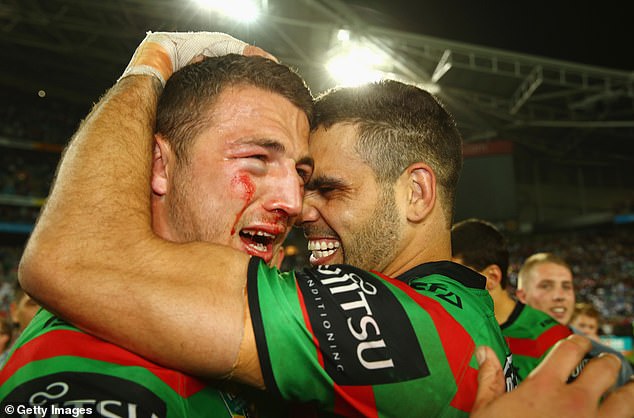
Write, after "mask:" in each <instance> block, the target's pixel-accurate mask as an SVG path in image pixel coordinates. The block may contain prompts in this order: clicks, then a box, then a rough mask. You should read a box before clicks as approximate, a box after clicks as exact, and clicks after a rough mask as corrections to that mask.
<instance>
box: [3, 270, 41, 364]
mask: <svg viewBox="0 0 634 418" xmlns="http://www.w3.org/2000/svg"><path fill="white" fill-rule="evenodd" d="M39 309H40V305H39V304H38V303H37V302H36V301H34V300H33V299H31V296H29V295H27V294H26V292H24V290H22V287H20V283H19V282H18V281H17V280H16V281H15V283H14V291H13V300H12V302H11V304H10V306H9V312H10V314H11V322H12V324H13V332H12V334H13V335H12V339H11V346H12V345H13V343H14V342H15V341H16V340H17V339H18V337H19V336H20V334H21V333H22V331H24V329H25V328H26V327H27V326H28V325H29V324H30V323H31V320H32V319H33V317H34V316H35V314H36V313H37V311H38V310H39ZM10 349H11V347H9V348H7V349H6V350H5V351H4V353H2V355H0V368H1V367H2V365H4V362H5V360H6V359H7V358H8V354H9V351H10Z"/></svg>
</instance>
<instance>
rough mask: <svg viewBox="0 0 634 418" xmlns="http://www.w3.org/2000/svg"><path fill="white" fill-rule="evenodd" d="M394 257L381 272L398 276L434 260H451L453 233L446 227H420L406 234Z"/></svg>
mask: <svg viewBox="0 0 634 418" xmlns="http://www.w3.org/2000/svg"><path fill="white" fill-rule="evenodd" d="M403 238H404V239H402V240H401V247H400V248H399V251H398V252H397V253H396V256H395V257H394V259H393V260H392V261H391V262H390V263H389V264H388V265H387V266H386V267H385V268H383V269H381V272H382V273H383V274H385V275H387V276H390V277H396V276H398V275H400V274H403V273H405V272H406V271H408V270H411V269H413V268H414V267H416V266H418V265H420V264H424V263H429V262H433V261H446V260H451V235H450V231H449V230H448V229H445V228H434V229H427V230H425V229H424V228H420V229H418V230H413V231H412V232H410V233H409V234H404V236H403Z"/></svg>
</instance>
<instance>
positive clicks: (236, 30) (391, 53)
mask: <svg viewBox="0 0 634 418" xmlns="http://www.w3.org/2000/svg"><path fill="white" fill-rule="evenodd" d="M229 3H231V2H229ZM354 3H355V2H351V1H341V0H260V4H261V5H263V6H264V8H263V10H262V14H261V16H260V17H259V19H258V20H257V21H256V22H254V23H251V24H243V23H238V22H235V21H233V20H230V19H228V18H225V17H222V16H221V15H219V14H218V13H216V12H212V11H204V10H201V9H199V7H198V6H197V5H196V4H194V3H193V2H192V1H190V0H153V1H149V0H113V1H100V0H90V1H87V0H12V1H6V2H3V3H2V4H1V5H0V24H1V25H2V31H0V51H1V52H0V54H2V62H3V64H2V67H1V68H0V85H1V86H2V87H1V88H2V89H3V90H4V89H8V88H12V89H13V88H19V89H20V90H22V91H24V92H25V93H28V94H35V93H36V92H37V91H39V90H45V91H46V92H47V97H53V98H55V97H57V98H61V99H64V100H71V101H74V102H77V103H80V104H86V105H89V104H90V103H92V102H95V101H96V100H97V99H98V98H99V96H100V95H101V94H102V93H103V92H104V91H105V90H106V89H107V88H108V87H109V86H110V85H111V84H112V83H113V81H114V80H116V78H117V77H118V76H119V75H120V74H121V72H122V71H123V69H124V68H125V66H126V64H127V62H128V60H129V58H130V56H131V55H132V52H133V51H134V49H135V47H136V45H137V44H138V43H139V42H140V40H141V39H142V38H143V37H144V34H145V32H146V31H148V30H153V31H190V30H191V31H193V30H211V31H222V32H227V33H230V34H232V35H234V36H236V37H238V38H240V39H243V40H245V41H248V42H250V43H254V44H256V45H258V46H261V47H263V48H264V49H267V50H268V51H270V52H272V53H273V54H274V55H276V56H277V57H278V58H280V59H281V61H283V62H285V63H287V64H289V65H291V66H293V67H295V68H297V69H298V71H299V72H300V74H302V75H303V76H304V77H305V79H306V80H307V82H308V84H309V85H310V86H311V88H312V90H313V92H314V93H319V92H322V91H324V90H326V89H328V88H330V87H332V86H334V85H335V83H336V82H335V81H334V80H333V79H332V78H331V77H330V76H329V74H328V73H327V71H326V68H325V63H326V62H327V61H328V60H329V59H330V58H332V57H333V55H334V54H335V53H337V52H340V51H341V49H342V44H341V41H340V40H338V38H337V34H338V33H339V31H340V30H342V29H344V30H347V31H349V34H350V39H351V40H352V41H354V42H358V43H360V44H363V45H369V46H371V48H372V49H373V50H374V51H378V52H379V53H380V54H382V55H383V58H384V60H383V61H382V63H380V64H377V65H378V66H379V67H380V70H381V71H382V72H383V73H384V74H388V75H389V76H390V77H394V78H397V79H401V80H404V81H407V82H411V83H417V84H420V85H422V86H425V87H428V88H433V89H434V91H437V93H436V94H437V95H438V96H439V97H440V99H441V100H442V101H443V102H444V103H445V104H446V106H447V107H448V108H449V110H450V111H451V112H452V113H453V114H454V116H455V117H456V120H457V122H458V125H459V127H460V129H461V131H462V133H463V135H464V138H465V141H467V142H475V141H483V140H484V141H486V140H495V139H503V140H511V141H513V142H515V143H518V144H521V145H522V146H524V147H526V148H528V149H530V150H533V151H534V152H535V153H538V154H540V155H543V156H545V158H553V159H563V160H569V161H570V162H571V163H574V164H594V165H597V164H598V165H607V164H614V163H619V164H623V162H624V161H625V162H627V163H628V164H631V163H634V72H633V71H632V69H629V70H627V69H626V70H623V69H613V68H604V67H601V66H595V65H586V64H581V63H576V62H571V61H566V60H563V59H556V58H553V57H545V56H538V55H531V54H527V53H521V52H517V51H513V50H506V49H499V48H492V47H485V46H481V45H476V44H472V43H469V42H465V41H456V40H450V39H447V38H442V37H436V36H429V35H424V34H421V33H416V32H412V31H411V27H412V23H411V21H410V22H408V23H407V24H405V23H404V24H403V28H404V29H399V28H398V25H397V24H395V22H396V23H398V22H397V21H395V20H391V21H389V22H388V23H385V22H386V19H382V18H377V13H369V12H368V10H369V8H368V7H359V6H358V5H355V4H354ZM356 3H357V4H358V3H359V2H356ZM374 3H376V2H374ZM397 3H398V2H395V5H396V4H397ZM401 3H403V2H401ZM419 3H420V2H419ZM370 11H371V12H372V9H371V8H370ZM544 12H545V13H546V12H547V11H544ZM452 13H460V11H459V10H455V11H453V12H452ZM402 15H403V13H402V10H401V16H402ZM405 29H408V30H405ZM619 53H623V52H622V51H619ZM629 54H630V55H631V52H630V53H629Z"/></svg>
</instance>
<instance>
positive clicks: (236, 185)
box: [231, 173, 255, 203]
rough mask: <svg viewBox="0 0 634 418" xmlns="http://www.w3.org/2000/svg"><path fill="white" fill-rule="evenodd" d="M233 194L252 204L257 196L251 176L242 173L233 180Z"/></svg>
mask: <svg viewBox="0 0 634 418" xmlns="http://www.w3.org/2000/svg"><path fill="white" fill-rule="evenodd" d="M231 192H232V193H234V194H235V195H237V196H240V199H242V200H243V201H245V202H247V203H248V202H250V201H251V199H253V195H254V194H255V184H253V180H252V179H251V176H249V175H248V174H246V173H240V174H238V175H236V176H235V177H234V178H232V179H231Z"/></svg>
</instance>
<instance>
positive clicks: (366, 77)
mask: <svg viewBox="0 0 634 418" xmlns="http://www.w3.org/2000/svg"><path fill="white" fill-rule="evenodd" d="M384 61H385V57H384V56H383V55H382V54H381V53H380V52H379V51H376V50H373V49H372V48H370V47H366V46H359V45H353V46H351V47H350V48H345V49H342V50H341V51H340V52H339V53H337V54H336V55H334V56H333V57H332V58H331V59H330V60H329V61H328V63H327V64H326V68H327V69H328V72H329V73H330V75H331V76H332V78H334V79H335V80H336V82H337V84H338V85H341V86H356V85H359V84H364V83H369V82H372V81H378V80H380V79H381V78H384V75H385V73H384V72H383V71H381V70H380V69H379V67H380V66H381V65H382V64H383V63H384Z"/></svg>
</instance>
